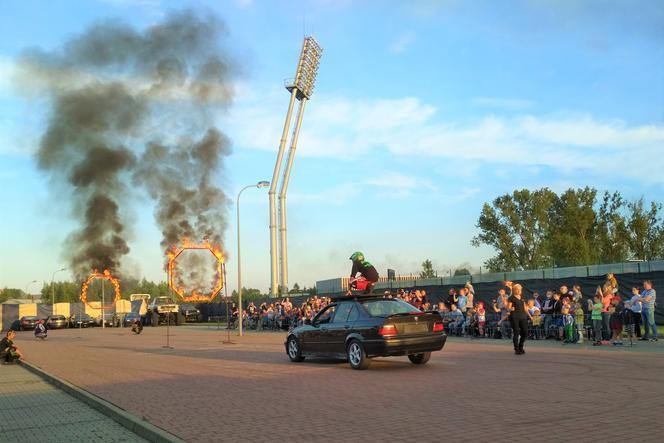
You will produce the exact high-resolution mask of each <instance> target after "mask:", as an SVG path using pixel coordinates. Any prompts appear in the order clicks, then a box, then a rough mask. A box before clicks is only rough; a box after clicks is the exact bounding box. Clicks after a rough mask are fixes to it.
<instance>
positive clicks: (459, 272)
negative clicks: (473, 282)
mask: <svg viewBox="0 0 664 443" xmlns="http://www.w3.org/2000/svg"><path fill="white" fill-rule="evenodd" d="M459 275H470V271H469V270H468V269H466V268H459V269H455V270H454V276H455V277H458V276H459Z"/></svg>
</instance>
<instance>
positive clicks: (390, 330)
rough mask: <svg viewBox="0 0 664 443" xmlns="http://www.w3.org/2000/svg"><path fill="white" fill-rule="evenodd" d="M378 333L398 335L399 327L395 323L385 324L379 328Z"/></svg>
mask: <svg viewBox="0 0 664 443" xmlns="http://www.w3.org/2000/svg"><path fill="white" fill-rule="evenodd" d="M378 334H380V335H382V336H383V337H385V336H390V335H397V327H396V326H394V325H384V326H382V327H381V328H380V329H379V330H378Z"/></svg>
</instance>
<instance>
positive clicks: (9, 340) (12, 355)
mask: <svg viewBox="0 0 664 443" xmlns="http://www.w3.org/2000/svg"><path fill="white" fill-rule="evenodd" d="M14 337H16V332H14V331H12V330H11V329H10V330H9V331H7V335H5V338H3V339H2V340H0V360H1V361H2V363H3V364H6V365H11V364H13V363H15V362H17V361H18V360H20V359H22V358H23V354H22V353H21V351H20V350H19V349H18V348H17V347H16V345H15V344H14Z"/></svg>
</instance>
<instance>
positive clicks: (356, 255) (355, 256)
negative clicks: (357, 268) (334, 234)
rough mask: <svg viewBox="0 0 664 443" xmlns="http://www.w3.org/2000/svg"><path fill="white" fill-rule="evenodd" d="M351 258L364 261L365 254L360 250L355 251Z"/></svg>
mask: <svg viewBox="0 0 664 443" xmlns="http://www.w3.org/2000/svg"><path fill="white" fill-rule="evenodd" d="M350 260H353V261H364V254H362V253H361V252H360V251H356V252H353V255H351V256H350Z"/></svg>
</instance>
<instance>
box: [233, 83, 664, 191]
mask: <svg viewBox="0 0 664 443" xmlns="http://www.w3.org/2000/svg"><path fill="white" fill-rule="evenodd" d="M258 96H260V97H261V99H260V100H258V99H255V100H249V101H239V102H238V103H237V104H236V106H235V107H234V108H233V110H232V112H231V116H230V118H229V120H227V122H228V123H229V125H228V126H227V129H228V130H229V133H230V135H231V136H232V138H233V140H234V144H235V145H236V147H238V148H240V149H241V148H256V149H264V150H270V151H273V150H275V149H276V146H277V142H278V140H279V136H280V134H281V129H282V127H283V119H284V117H285V107H286V106H285V104H286V103H287V95H286V94H284V93H282V92H279V93H276V94H275V93H269V94H263V95H262V96H261V95H258ZM372 150H385V151H388V152H390V153H392V154H393V155H396V156H403V157H408V158H413V157H423V158H443V159H447V160H454V161H456V162H464V161H466V162H468V161H471V162H472V163H476V162H483V163H497V164H501V165H505V164H511V165H518V166H519V167H531V166H535V167H540V166H548V167H552V168H555V169H560V170H567V171H569V170H574V171H579V172H582V171H590V172H593V173H596V174H601V175H606V174H609V173H610V174H618V175H629V176H631V177H632V178H636V179H637V180H640V181H643V182H651V183H652V182H656V183H661V182H664V176H662V175H661V174H660V172H659V171H661V170H662V169H663V168H664V156H662V155H661V153H662V151H663V150H664V125H661V124H648V125H628V124H627V123H625V122H623V121H620V120H608V121H606V120H598V119H596V118H594V117H593V116H592V115H589V114H578V113H564V114H556V115H543V116H536V115H530V114H521V115H517V116H515V117H497V116H494V115H487V116H484V117H481V118H478V119H477V120H475V121H472V122H470V123H463V124H461V123H458V122H453V121H442V120H441V119H440V118H437V115H436V108H435V107H433V106H432V105H430V104H426V103H423V102H422V101H421V100H420V99H418V98H415V97H405V98H401V99H362V98H358V99H350V98H347V97H342V96H335V95H315V96H314V97H313V98H312V100H311V103H310V104H308V107H307V111H306V113H305V116H304V122H303V126H302V132H301V136H300V142H299V145H298V152H299V154H298V155H303V156H313V157H334V158H340V159H346V160H352V159H355V158H358V157H360V156H362V155H364V154H366V153H367V152H369V151H372ZM436 166H438V165H436ZM515 173H517V172H516V171H515Z"/></svg>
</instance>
